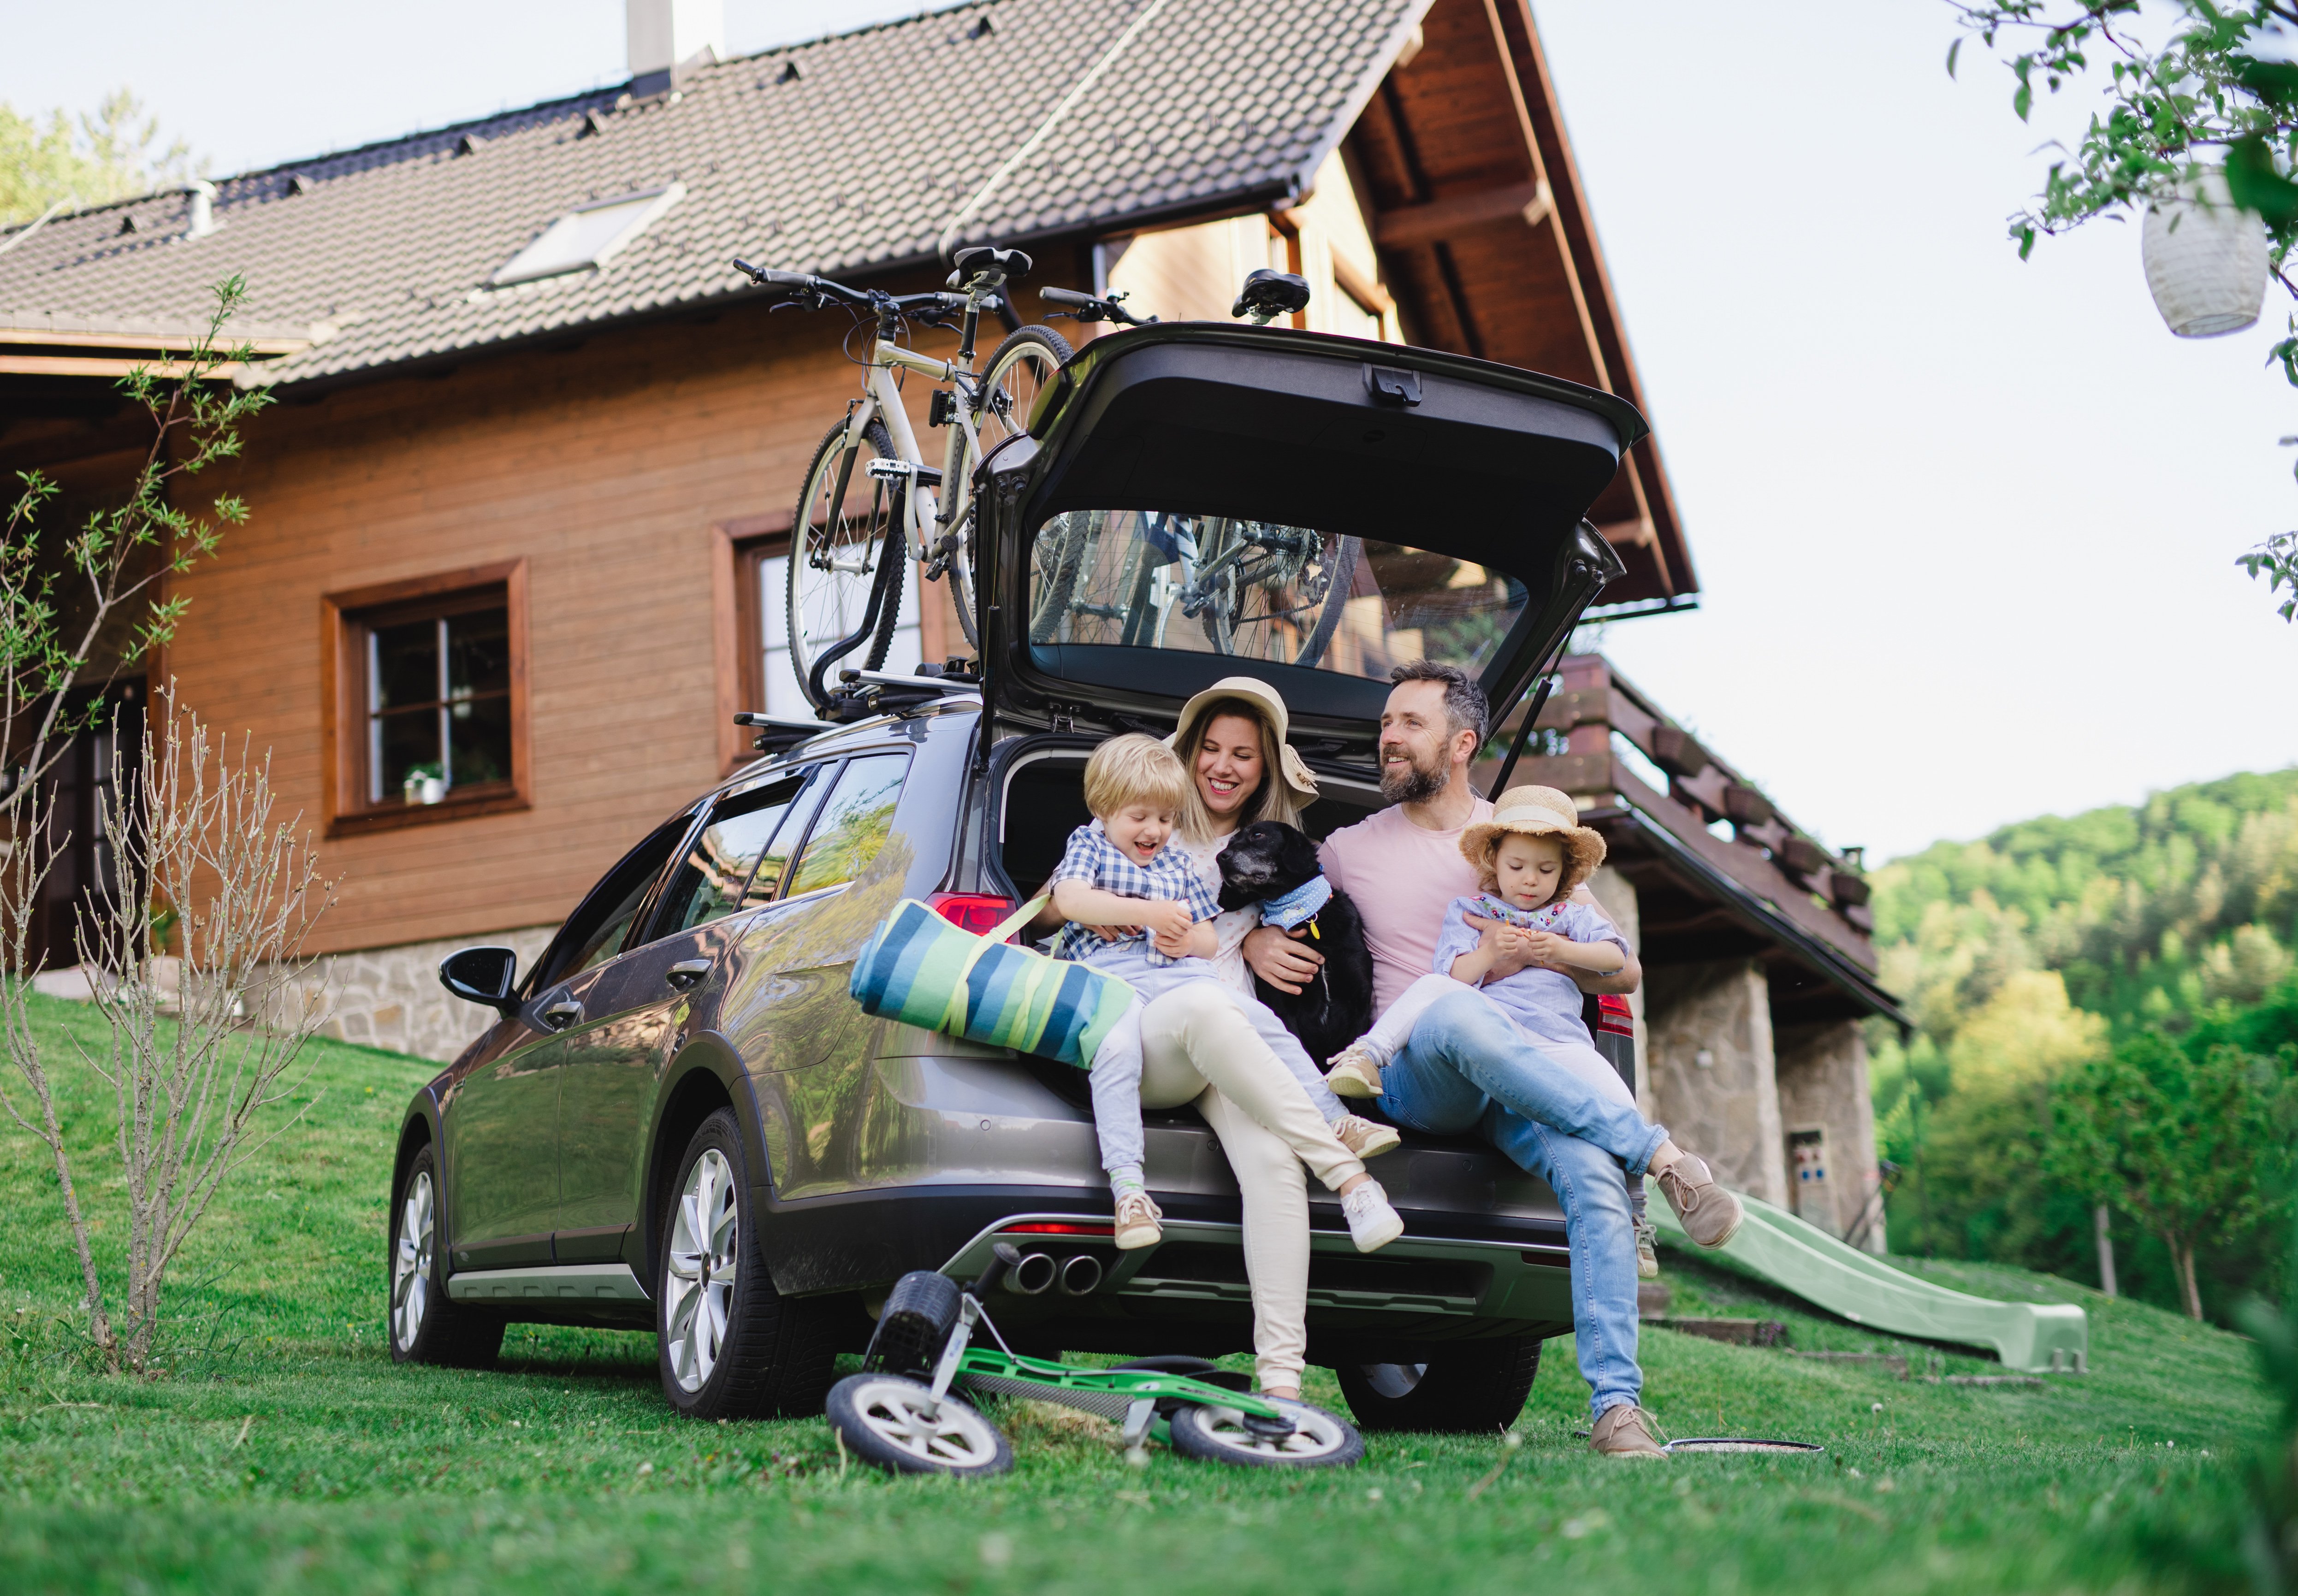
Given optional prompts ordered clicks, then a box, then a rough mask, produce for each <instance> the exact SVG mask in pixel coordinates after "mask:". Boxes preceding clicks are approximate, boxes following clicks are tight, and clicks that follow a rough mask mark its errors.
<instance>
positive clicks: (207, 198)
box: [184, 178, 219, 238]
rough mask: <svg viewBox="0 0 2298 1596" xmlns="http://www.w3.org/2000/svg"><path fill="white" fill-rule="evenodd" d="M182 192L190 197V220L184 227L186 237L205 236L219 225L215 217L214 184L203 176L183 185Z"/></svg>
mask: <svg viewBox="0 0 2298 1596" xmlns="http://www.w3.org/2000/svg"><path fill="white" fill-rule="evenodd" d="M184 192H185V193H186V194H189V195H191V198H192V215H191V220H190V222H189V223H188V224H187V225H186V227H185V228H184V236H185V237H186V238H205V237H206V236H208V235H209V234H211V233H212V232H214V231H215V230H216V227H217V226H218V225H219V224H218V223H217V221H216V219H215V196H216V186H215V185H214V184H212V183H211V182H209V181H207V179H205V178H195V179H194V180H193V181H192V182H189V183H186V184H185V185H184Z"/></svg>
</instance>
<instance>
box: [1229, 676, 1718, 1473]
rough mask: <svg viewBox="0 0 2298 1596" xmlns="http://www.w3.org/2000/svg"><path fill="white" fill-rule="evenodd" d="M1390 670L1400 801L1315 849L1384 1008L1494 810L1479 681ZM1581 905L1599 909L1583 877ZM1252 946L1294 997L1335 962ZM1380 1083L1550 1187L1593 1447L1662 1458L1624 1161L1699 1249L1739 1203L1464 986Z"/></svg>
mask: <svg viewBox="0 0 2298 1596" xmlns="http://www.w3.org/2000/svg"><path fill="white" fill-rule="evenodd" d="M1389 680H1390V682H1392V683H1393V686H1392V687H1391V689H1390V691H1389V695H1388V703H1387V706H1386V707H1385V709H1384V710H1383V711H1382V713H1381V717H1380V753H1379V758H1380V790H1381V796H1382V797H1383V798H1386V799H1387V800H1388V802H1389V805H1390V806H1389V807H1388V808H1385V809H1383V810H1380V811H1379V812H1378V813H1376V814H1375V815H1372V816H1371V817H1370V818H1368V819H1366V820H1362V821H1360V822H1359V823H1356V824H1355V825H1352V826H1349V827H1345V828H1344V829H1343V830H1341V831H1335V832H1334V833H1333V834H1332V835H1331V836H1330V837H1327V839H1325V841H1324V844H1323V846H1322V848H1321V850H1320V854H1321V858H1322V861H1323V864H1324V867H1325V874H1326V877H1327V880H1329V881H1331V882H1332V884H1333V885H1334V886H1335V887H1336V888H1338V889H1341V890H1342V891H1344V892H1346V893H1347V894H1348V895H1349V896H1350V897H1352V898H1353V899H1354V900H1355V902H1356V906H1357V910H1358V913H1359V914H1361V915H1362V916H1363V917H1364V925H1365V939H1366V942H1367V943H1368V946H1369V947H1371V950H1372V955H1373V1000H1374V1007H1375V1009H1376V1010H1381V1009H1385V1008H1386V1007H1387V1006H1388V1005H1390V1004H1391V1003H1393V1002H1394V1001H1395V999H1396V997H1397V996H1398V995H1399V994H1401V992H1402V991H1403V990H1404V988H1407V987H1409V986H1410V985H1411V984H1412V983H1413V982H1414V981H1415V980H1418V979H1419V978H1420V977H1421V976H1423V975H1426V974H1427V973H1428V972H1429V971H1430V970H1431V969H1432V968H1434V963H1435V953H1436V938H1437V932H1438V930H1439V927H1440V925H1441V923H1442V920H1443V916H1444V907H1445V906H1446V905H1447V904H1448V903H1450V902H1451V900H1452V899H1453V898H1455V897H1468V896H1470V895H1472V894H1474V893H1475V892H1476V890H1477V889H1478V882H1477V880H1476V871H1475V869H1474V868H1473V867H1472V866H1471V865H1470V864H1468V862H1467V859H1466V858H1465V857H1464V856H1462V855H1461V852H1460V834H1461V832H1463V831H1466V830H1467V828H1468V827H1469V826H1471V825H1475V824H1476V823H1479V822H1481V821H1484V820H1488V819H1490V818H1491V816H1492V805H1491V804H1490V803H1489V802H1487V801H1486V800H1485V799H1484V798H1480V797H1478V796H1477V794H1476V789H1475V788H1474V787H1472V786H1470V785H1469V782H1468V765H1469V762H1470V761H1471V760H1473V759H1474V758H1475V757H1476V752H1477V750H1478V749H1479V748H1482V747H1483V746H1484V732H1485V723H1486V721H1487V719H1488V718H1489V716H1490V714H1491V709H1490V706H1489V705H1488V704H1487V703H1486V701H1485V699H1484V690H1483V689H1482V688H1481V687H1479V686H1478V685H1477V684H1476V682H1475V681H1474V680H1472V679H1471V678H1470V677H1469V676H1468V675H1467V673H1466V672H1463V671H1460V670H1458V669H1456V668H1454V667H1453V666H1448V665H1436V664H1434V663H1431V662H1429V661H1427V660H1419V661H1416V662H1414V663H1412V664H1410V665H1402V666H1397V667H1396V669H1395V670H1394V671H1393V672H1392V673H1390V677H1389ZM1574 897H1575V901H1580V902H1585V903H1589V904H1593V903H1594V901H1595V900H1594V898H1593V897H1590V896H1588V895H1587V889H1586V888H1585V887H1584V886H1583V887H1581V888H1579V889H1577V890H1576V891H1575V895H1574ZM1490 934H1491V933H1489V932H1488V933H1487V936H1488V937H1489V936H1490ZM1296 935H1297V934H1296ZM1244 954H1245V957H1246V960H1247V961H1248V962H1249V963H1251V964H1252V967H1253V970H1254V972H1256V973H1258V974H1259V975H1260V976H1261V979H1262V980H1266V981H1268V982H1269V983H1270V984H1271V985H1272V986H1278V987H1283V988H1285V989H1286V990H1297V989H1299V986H1300V985H1303V984H1305V983H1306V982H1308V981H1310V980H1314V979H1315V977H1316V973H1317V968H1318V965H1320V964H1321V963H1324V960H1323V958H1322V956H1321V955H1318V953H1317V952H1316V951H1315V950H1314V949H1313V948H1310V947H1305V946H1303V945H1302V944H1300V943H1299V942H1298V941H1297V940H1295V939H1294V938H1293V937H1288V936H1287V934H1286V933H1285V932H1284V931H1281V930H1277V929H1276V928H1274V927H1271V926H1263V927H1261V929H1259V930H1254V931H1252V933H1250V935H1248V937H1247V938H1246V939H1245V945H1244ZM1547 967H1548V968H1551V969H1558V970H1561V971H1562V972H1563V973H1564V974H1566V975H1568V976H1570V977H1571V978H1572V979H1573V980H1575V981H1576V982H1577V983H1578V984H1579V985H1580V986H1581V988H1582V989H1583V990H1584V991H1591V992H1631V991H1633V990H1634V989H1635V988H1636V985H1637V983H1638V982H1639V981H1641V980H1642V979H1643V972H1642V969H1641V966H1640V965H1639V964H1638V963H1637V962H1636V958H1635V955H1633V953H1632V954H1630V955H1628V958H1627V963H1625V964H1624V966H1623V967H1622V968H1621V969H1619V970H1617V971H1615V972H1610V973H1608V974H1604V975H1595V974H1591V973H1588V972H1583V971H1578V970H1572V969H1565V968H1564V967H1563V966H1560V965H1550V966H1547ZM1381 1086H1382V1092H1381V1096H1380V1099H1379V1102H1380V1106H1381V1109H1382V1111H1383V1112H1385V1114H1386V1115H1387V1116H1388V1118H1389V1119H1391V1120H1392V1121H1394V1122H1395V1123H1397V1124H1398V1125H1401V1126H1405V1127H1409V1128H1411V1129H1420V1130H1426V1131H1431V1132H1434V1133H1436V1134H1440V1135H1458V1134H1460V1133H1461V1132H1464V1131H1467V1130H1469V1129H1476V1130H1477V1131H1479V1132H1480V1133H1481V1134H1482V1135H1483V1136H1484V1137H1485V1138H1486V1139H1487V1140H1489V1141H1490V1142H1491V1143H1492V1145H1494V1146H1495V1147H1498V1148H1499V1149H1500V1151H1501V1152H1502V1153H1504V1154H1507V1155H1508V1156H1509V1158H1510V1159H1512V1160H1514V1161H1515V1162H1516V1163H1517V1165H1519V1166H1520V1167H1521V1168H1523V1169H1525V1170H1529V1171H1531V1172H1532V1173H1533V1174H1535V1175H1538V1176H1540V1177H1541V1178H1542V1179H1544V1180H1546V1181H1547V1182H1548V1184H1549V1186H1550V1187H1551V1188H1552V1189H1553V1190H1554V1191H1555V1193H1556V1195H1557V1200H1558V1203H1559V1204H1560V1205H1561V1206H1562V1208H1563V1210H1564V1216H1565V1235H1566V1243H1567V1245H1568V1247H1569V1250H1570V1253H1571V1257H1572V1319H1573V1328H1574V1331H1575V1351H1576V1352H1577V1353H1578V1355H1579V1360H1580V1372H1581V1374H1582V1375H1583V1376H1584V1377H1586V1379H1587V1381H1588V1385H1589V1390H1590V1393H1591V1394H1590V1410H1591V1413H1592V1414H1593V1415H1594V1419H1595V1423H1594V1427H1593V1430H1592V1434H1591V1440H1590V1443H1589V1444H1590V1446H1591V1449H1592V1450H1594V1451H1598V1452H1601V1453H1605V1454H1607V1455H1608V1456H1614V1457H1640V1458H1657V1457H1665V1456H1666V1455H1667V1454H1666V1453H1665V1452H1664V1451H1661V1450H1660V1447H1659V1444H1658V1443H1657V1441H1655V1440H1654V1439H1653V1436H1652V1432H1651V1425H1650V1423H1649V1415H1647V1414H1646V1413H1645V1412H1644V1410H1643V1409H1642V1408H1641V1406H1640V1405H1639V1402H1640V1399H1641V1395H1642V1392H1643V1371H1642V1369H1641V1368H1640V1367H1638V1365H1637V1362H1636V1245H1635V1230H1634V1221H1633V1216H1632V1213H1631V1211H1630V1208H1629V1203H1628V1191H1627V1183H1626V1180H1625V1178H1624V1175H1623V1170H1625V1172H1626V1173H1627V1174H1642V1173H1644V1172H1645V1171H1646V1170H1648V1169H1649V1172H1650V1173H1651V1175H1652V1177H1653V1178H1654V1179H1655V1180H1656V1181H1657V1183H1658V1185H1659V1187H1660V1189H1661V1191H1662V1193H1663V1194H1664V1195H1666V1197H1667V1200H1668V1202H1669V1203H1670V1204H1671V1205H1673V1206H1674V1208H1675V1210H1676V1211H1677V1212H1678V1213H1679V1214H1681V1215H1682V1217H1683V1220H1684V1228H1685V1229H1686V1231H1687V1232H1688V1233H1690V1236H1691V1237H1692V1239H1693V1240H1695V1241H1699V1242H1700V1243H1702V1244H1703V1245H1711V1246H1714V1245H1722V1244H1723V1241H1725V1240H1727V1239H1729V1237H1730V1236H1731V1233H1732V1230H1733V1229H1736V1228H1738V1222H1739V1203H1738V1200H1737V1199H1736V1198H1733V1197H1732V1195H1731V1194H1730V1193H1728V1192H1725V1191H1723V1190H1722V1188H1720V1187H1717V1186H1716V1185H1715V1179H1714V1178H1713V1177H1712V1176H1711V1175H1710V1174H1709V1172H1708V1170H1707V1165H1706V1164H1705V1163H1703V1162H1700V1161H1699V1159H1697V1158H1693V1157H1691V1156H1690V1155H1688V1154H1684V1153H1682V1150H1681V1149H1679V1148H1677V1147H1676V1145H1675V1144H1674V1142H1672V1141H1670V1140H1669V1139H1668V1135H1667V1132H1666V1130H1665V1129H1662V1128H1661V1127H1659V1126H1657V1125H1653V1124H1651V1123H1649V1121H1645V1120H1644V1119H1643V1118H1642V1116H1641V1115H1640V1114H1638V1113H1637V1112H1635V1111H1634V1110H1633V1109H1632V1108H1628V1107H1624V1106H1623V1105H1621V1104H1617V1103H1615V1102H1614V1101H1612V1100H1611V1099H1609V1098H1608V1097H1606V1096H1603V1095H1602V1094H1600V1093H1599V1092H1597V1091H1595V1090H1593V1089H1591V1087H1588V1086H1587V1085H1585V1084H1583V1082H1582V1081H1581V1080H1580V1079H1578V1078H1577V1077H1575V1076H1574V1075H1573V1074H1572V1073H1571V1072H1570V1071H1568V1070H1566V1069H1565V1068H1564V1067H1563V1066H1562V1065H1559V1064H1557V1063H1552V1062H1551V1061H1550V1060H1549V1059H1548V1058H1547V1057H1546V1056H1545V1055H1544V1054H1542V1053H1541V1052H1540V1050H1539V1049H1538V1048H1537V1047H1536V1046H1533V1044H1532V1043H1531V1042H1530V1041H1528V1040H1527V1039H1526V1038H1525V1035H1524V1033H1523V1032H1521V1031H1520V1030H1517V1028H1516V1026H1515V1025H1514V1024H1513V1023H1512V1022H1511V1021H1509V1019H1508V1017H1507V1016H1506V1015H1505V1014H1503V1013H1500V1011H1499V1010H1498V1009H1497V1008H1495V1007H1493V1006H1492V1005H1491V1004H1490V1003H1488V1002H1487V1001H1485V1000H1484V998H1483V997H1481V996H1479V995H1478V994H1476V992H1475V991H1474V990H1472V989H1471V988H1468V987H1467V986H1466V985H1465V984H1464V985H1463V986H1462V987H1461V988H1460V991H1459V995H1458V996H1446V997H1443V998H1440V999H1439V1000H1438V1001H1437V1002H1436V1003H1435V1004H1434V1005H1431V1006H1430V1008H1429V1009H1428V1010H1427V1012H1426V1013H1424V1014H1423V1015H1422V1016H1421V1017H1420V1021H1419V1022H1418V1024H1417V1025H1416V1026H1415V1027H1414V1028H1413V1031H1412V1039H1411V1040H1410V1042H1409V1043H1408V1044H1407V1045H1406V1046H1404V1048H1403V1049H1402V1050H1401V1051H1400V1052H1399V1053H1398V1054H1396V1056H1395V1057H1394V1058H1393V1060H1391V1061H1390V1063H1389V1064H1388V1065H1387V1067H1386V1068H1385V1070H1384V1071H1382V1075H1381Z"/></svg>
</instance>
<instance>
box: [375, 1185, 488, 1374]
mask: <svg viewBox="0 0 2298 1596" xmlns="http://www.w3.org/2000/svg"><path fill="white" fill-rule="evenodd" d="M445 1213H446V1204H445V1203H444V1202H443V1201H442V1187H441V1186H440V1184H439V1155H438V1154H437V1153H436V1152H434V1150H433V1149H432V1147H431V1146H430V1145H428V1144H426V1145H425V1146H424V1148H423V1150H422V1151H421V1152H419V1153H417V1154H416V1155H415V1156H414V1157H413V1158H411V1159H409V1161H408V1164H407V1168H406V1169H405V1170H403V1171H402V1172H401V1175H400V1177H399V1185H398V1187H397V1188H396V1189H395V1190H393V1193H392V1194H391V1245H390V1250H389V1251H388V1252H387V1253H385V1254H384V1279H385V1280H386V1281H387V1283H388V1290H387V1291H386V1293H385V1294H384V1319H383V1333H384V1341H385V1343H387V1344H389V1346H390V1348H391V1360H392V1361H393V1363H434V1364H440V1365H442V1366H444V1367H446V1368H450V1369H487V1368H491V1367H492V1366H493V1363H494V1360H495V1356H496V1354H497V1353H498V1352H500V1351H501V1350H502V1338H503V1322H504V1321H503V1319H502V1318H501V1317H500V1315H498V1314H493V1313H489V1312H486V1311H484V1310H482V1309H477V1308H466V1307H464V1306H463V1305H462V1304H461V1303H459V1302H454V1301H452V1300H451V1298H449V1296H448V1295H447V1248H446V1246H445V1245H444V1241H445V1236H444V1235H443V1231H444V1228H445V1226H444V1216H445Z"/></svg>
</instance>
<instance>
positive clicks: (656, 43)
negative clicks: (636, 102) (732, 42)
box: [623, 0, 726, 100]
mask: <svg viewBox="0 0 2298 1596" xmlns="http://www.w3.org/2000/svg"><path fill="white" fill-rule="evenodd" d="M623 6H624V11H623V17H624V25H625V31H624V37H625V38H626V40H627V42H628V45H629V48H630V57H631V95H632V98H634V99H641V100H642V99H645V98H646V97H647V96H648V95H658V94H661V93H663V92H664V91H665V90H667V89H671V88H674V87H677V85H678V82H679V80H680V79H683V78H684V77H685V76H686V74H687V73H688V72H689V71H690V70H693V69H694V68H696V67H698V66H707V65H709V64H710V63H711V62H715V61H717V60H718V59H719V58H720V57H721V56H722V55H723V54H725V50H726V5H725V0H623Z"/></svg>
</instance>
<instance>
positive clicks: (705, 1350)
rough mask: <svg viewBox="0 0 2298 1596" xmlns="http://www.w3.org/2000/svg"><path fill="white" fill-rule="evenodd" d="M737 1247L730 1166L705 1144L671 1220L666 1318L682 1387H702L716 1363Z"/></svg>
mask: <svg viewBox="0 0 2298 1596" xmlns="http://www.w3.org/2000/svg"><path fill="white" fill-rule="evenodd" d="M740 1247H741V1225H740V1214H739V1212H738V1211H737V1209H736V1207H735V1201H734V1170H733V1166H732V1165H731V1164H729V1163H728V1162H726V1155H725V1154H723V1153H721V1152H719V1151H718V1149H717V1148H715V1147H709V1148H706V1149H704V1151H703V1154H702V1156H701V1157H699V1158H698V1159H696V1160H695V1161H694V1167H693V1168H692V1169H690V1170H688V1171H687V1175H686V1189H685V1190H684V1191H682V1192H681V1193H680V1194H679V1196H678V1207H677V1210H676V1211H675V1212H674V1214H673V1216H672V1219H671V1229H670V1248H669V1279H668V1281H667V1285H668V1286H669V1301H668V1302H667V1303H666V1304H665V1308H666V1312H665V1316H664V1317H665V1322H666V1323H667V1324H668V1325H669V1327H670V1366H671V1370H672V1372H673V1374H674V1376H675V1377H676V1378H677V1380H678V1384H679V1386H680V1388H681V1389H682V1390H685V1391H699V1390H701V1389H702V1387H703V1385H705V1384H707V1382H708V1380H709V1378H710V1376H711V1374H712V1373H713V1372H714V1371H715V1369H717V1367H718V1355H719V1353H720V1352H722V1351H723V1349H724V1346H725V1342H726V1321H727V1319H728V1318H729V1316H730V1315H731V1313H732V1309H733V1300H734V1282H735V1275H736V1263H735V1261H736V1259H737V1258H738V1257H739V1256H740Z"/></svg>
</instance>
